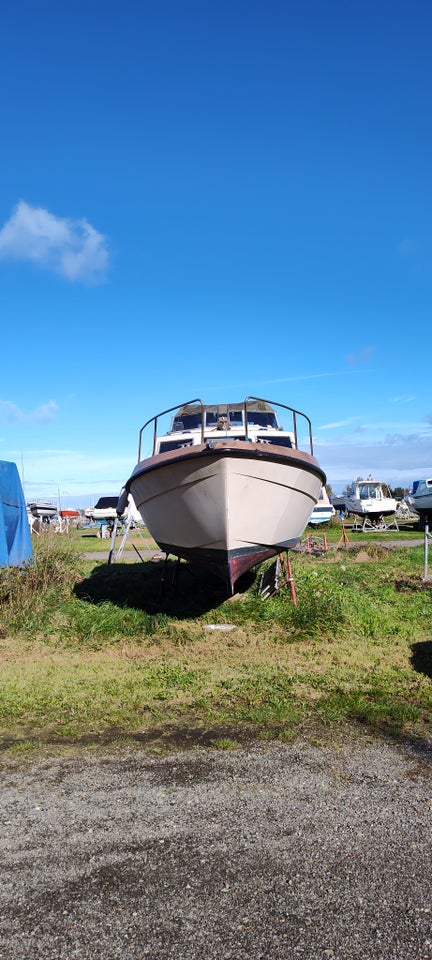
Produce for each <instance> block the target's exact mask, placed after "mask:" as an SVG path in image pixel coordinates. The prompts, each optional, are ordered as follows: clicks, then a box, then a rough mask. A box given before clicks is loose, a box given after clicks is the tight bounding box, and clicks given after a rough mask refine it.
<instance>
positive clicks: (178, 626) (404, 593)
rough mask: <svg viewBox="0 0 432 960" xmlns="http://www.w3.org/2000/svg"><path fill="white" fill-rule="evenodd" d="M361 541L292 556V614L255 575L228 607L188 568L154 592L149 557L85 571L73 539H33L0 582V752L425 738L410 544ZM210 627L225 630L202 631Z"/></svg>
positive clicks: (431, 694)
mask: <svg viewBox="0 0 432 960" xmlns="http://www.w3.org/2000/svg"><path fill="white" fill-rule="evenodd" d="M329 533H330V531H329ZM375 536H376V535H375V534H373V535H369V534H367V535H366V538H364V539H367V544H366V546H364V545H358V546H356V545H355V544H354V543H353V538H352V537H351V536H350V535H349V539H350V549H349V550H348V551H346V550H341V549H339V550H337V551H336V549H335V548H334V546H333V548H330V549H329V550H328V552H327V553H326V554H324V555H322V556H314V555H309V554H294V555H292V565H293V574H294V579H295V587H296V593H297V598H298V603H297V606H294V605H293V603H292V599H291V595H290V591H289V589H288V587H284V588H283V589H282V590H281V591H280V592H279V593H278V594H277V595H276V596H274V597H271V598H269V599H267V600H263V599H262V598H261V597H260V596H259V595H258V589H257V588H258V582H259V576H258V573H256V574H249V575H247V576H246V577H244V578H243V581H240V582H239V585H238V586H239V592H238V594H237V595H236V596H235V597H234V598H231V599H229V600H227V599H226V597H225V596H224V594H223V589H222V588H221V585H220V584H219V583H218V581H215V580H213V579H212V577H211V576H209V575H207V574H206V573H205V572H204V571H202V570H198V569H193V568H191V567H189V565H187V564H183V563H182V564H181V565H180V570H179V583H178V584H176V583H175V574H176V569H177V568H176V565H175V563H174V562H169V563H168V567H167V583H166V589H165V593H164V594H163V595H162V594H161V575H162V572H163V570H164V567H163V562H162V561H157V562H152V561H147V562H145V563H141V562H140V561H137V562H136V563H116V564H114V565H112V566H107V565H106V563H105V561H104V559H103V558H101V560H100V561H99V560H97V561H94V560H92V561H89V560H86V559H85V554H86V553H87V552H88V549H89V548H88V537H87V536H86V532H85V531H76V532H74V533H73V534H69V535H68V536H60V535H56V534H51V533H44V534H43V536H41V537H39V538H37V540H36V542H35V544H34V546H35V562H34V564H33V566H32V567H30V568H29V569H27V570H24V571H17V570H14V569H11V570H3V571H1V572H0V614H1V622H0V668H1V670H0V675H1V680H0V737H1V739H2V743H3V746H4V748H5V749H12V750H19V751H20V752H24V753H25V752H28V750H29V749H31V747H32V746H34V745H39V744H43V743H53V742H56V741H59V740H60V741H64V740H66V741H72V742H78V741H83V740H84V741H88V740H95V741H96V742H99V741H100V740H101V739H102V740H104V739H113V738H124V737H133V738H138V739H140V738H141V739H143V740H150V739H154V738H155V737H158V738H160V740H162V741H165V742H171V741H172V740H176V742H182V741H183V742H184V741H186V740H188V741H190V740H191V739H192V740H196V741H198V742H209V743H213V744H214V745H216V746H219V747H220V749H234V748H235V747H236V745H238V744H239V743H240V742H242V741H243V740H244V738H245V737H250V736H254V737H263V738H268V737H280V738H282V739H284V740H286V739H290V738H292V737H293V736H296V735H298V734H299V733H303V734H304V733H305V732H307V731H309V732H310V731H314V730H315V731H316V730H320V731H321V732H324V734H325V735H328V736H332V735H334V734H335V733H336V732H337V730H340V729H344V730H346V729H347V728H350V729H358V728H359V726H361V728H363V729H366V730H372V731H381V732H383V731H384V732H385V733H387V734H391V735H393V736H400V735H402V736H413V737H423V738H426V739H430V736H431V718H432V712H431V707H432V683H431V678H432V640H431V638H430V616H431V612H432V607H431V604H432V589H430V588H429V584H426V583H424V582H423V579H422V576H423V548H422V547H417V546H413V547H410V548H409V549H407V548H406V547H405V548H402V547H401V548H400V549H397V548H396V549H393V550H391V551H389V550H386V549H384V548H383V546H382V542H381V543H380V542H377V541H376V540H372V539H370V537H374V538H375ZM386 536H388V535H385V534H384V535H383V536H382V540H384V542H385V539H386ZM416 536H417V538H418V536H419V534H418V533H417V534H416ZM339 538H340V527H339V529H338V528H337V527H336V528H335V538H334V540H333V544H334V545H335V543H337V541H338V540H339ZM327 539H328V540H329V539H330V538H329V537H328V538H327ZM102 545H103V547H104V549H105V551H106V550H107V549H108V547H109V544H108V543H107V542H105V543H104V542H103V541H102ZM137 546H138V549H139V544H138V542H137ZM91 549H92V548H91ZM365 551H367V553H366V552H365ZM223 624H230V625H232V626H233V627H234V629H232V630H231V631H227V632H225V631H223V630H214V629H210V630H209V629H206V628H208V627H212V626H218V625H219V626H221V625H223Z"/></svg>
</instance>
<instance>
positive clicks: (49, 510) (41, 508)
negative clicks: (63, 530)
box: [27, 500, 57, 520]
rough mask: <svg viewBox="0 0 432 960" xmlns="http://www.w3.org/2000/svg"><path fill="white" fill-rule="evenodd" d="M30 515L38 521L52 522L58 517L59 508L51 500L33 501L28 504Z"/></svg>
mask: <svg viewBox="0 0 432 960" xmlns="http://www.w3.org/2000/svg"><path fill="white" fill-rule="evenodd" d="M27 506H28V509H29V510H30V513H31V515H32V516H33V517H35V519H37V520H51V518H52V517H55V516H57V507H56V505H55V503H51V501H50V500H32V501H31V503H28V504H27Z"/></svg>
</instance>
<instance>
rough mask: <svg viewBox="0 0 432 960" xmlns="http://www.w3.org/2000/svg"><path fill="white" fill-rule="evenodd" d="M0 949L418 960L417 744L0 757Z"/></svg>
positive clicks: (426, 918)
mask: <svg viewBox="0 0 432 960" xmlns="http://www.w3.org/2000/svg"><path fill="white" fill-rule="evenodd" d="M0 770H1V775H2V783H3V787H2V796H1V809H0V822H1V838H0V849H1V858H2V883H1V887H0V915H1V919H0V957H1V958H2V960H3V958H4V960H6V958H7V960H39V958H43V960H89V958H91V960H102V958H103V960H117V958H119V960H120V958H121V960H139V958H153V960H164V958H173V957H174V958H176V960H198V958H199V960H213V958H217V960H222V958H224V960H225V958H235V960H258V958H262V960H273V958H283V960H294V958H297V960H336V958H339V960H375V958H377V960H427V958H431V957H432V912H431V908H432V883H431V852H432V845H431V836H432V831H431V815H432V803H431V784H432V778H431V774H432V749H431V747H430V746H429V747H428V746H427V745H426V744H417V745H414V744H406V745H403V746H395V745H393V744H391V743H387V742H381V741H365V742H360V743H359V742H354V743H353V744H351V745H350V746H349V747H347V746H345V747H343V748H342V747H339V748H336V747H335V746H333V747H328V748H327V747H313V746H311V745H308V744H307V743H297V744H290V745H280V744H277V745H274V744H267V745H265V746H258V745H252V746H246V747H242V748H241V749H238V750H231V751H221V750H216V749H211V748H209V749H203V748H200V749H196V748H195V749H193V750H191V751H187V752H186V751H182V752H172V753H170V754H169V755H165V756H158V755H157V754H155V753H151V752H149V751H147V750H142V749H136V748H125V749H121V750H120V749H119V748H118V747H117V748H116V749H115V750H113V751H111V752H109V751H106V752H103V753H99V754H97V755H96V754H94V753H91V752H87V753H85V754H84V753H80V754H75V755H71V756H66V757H63V758H61V757H60V758H59V757H54V756H50V757H48V758H47V757H46V756H45V757H44V758H43V759H38V760H36V761H34V760H33V761H28V760H27V761H22V760H21V761H18V760H13V761H12V760H7V761H4V762H3V763H2V764H1V765H0Z"/></svg>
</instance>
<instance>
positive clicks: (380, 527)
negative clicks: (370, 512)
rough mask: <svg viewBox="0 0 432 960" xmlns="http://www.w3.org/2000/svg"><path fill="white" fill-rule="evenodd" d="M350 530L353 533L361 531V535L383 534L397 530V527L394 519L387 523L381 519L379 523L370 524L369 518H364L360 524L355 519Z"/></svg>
mask: <svg viewBox="0 0 432 960" xmlns="http://www.w3.org/2000/svg"><path fill="white" fill-rule="evenodd" d="M351 530H354V532H356V531H357V532H358V531H361V532H362V533H383V532H384V531H385V530H399V527H398V522H397V520H396V517H393V518H392V519H391V520H388V521H387V520H383V519H381V520H380V521H379V523H372V521H371V520H369V517H365V518H364V520H363V523H360V521H359V520H358V518H357V517H356V518H355V520H354V523H353V525H352V527H351Z"/></svg>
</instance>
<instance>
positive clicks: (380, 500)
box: [344, 476, 397, 527]
mask: <svg viewBox="0 0 432 960" xmlns="http://www.w3.org/2000/svg"><path fill="white" fill-rule="evenodd" d="M344 502H345V509H346V510H347V512H348V513H352V514H354V515H355V516H356V517H362V518H363V522H364V525H367V524H369V525H373V526H377V525H379V526H381V527H382V526H383V524H385V521H384V520H383V518H384V517H390V516H393V515H394V514H395V513H396V508H397V502H396V499H395V497H392V495H391V492H390V489H389V487H388V486H387V484H386V483H383V482H382V480H374V479H373V478H372V477H371V476H369V477H367V479H366V480H363V479H359V480H356V482H355V483H354V484H352V486H351V488H350V490H349V491H348V492H347V495H346V496H344Z"/></svg>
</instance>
